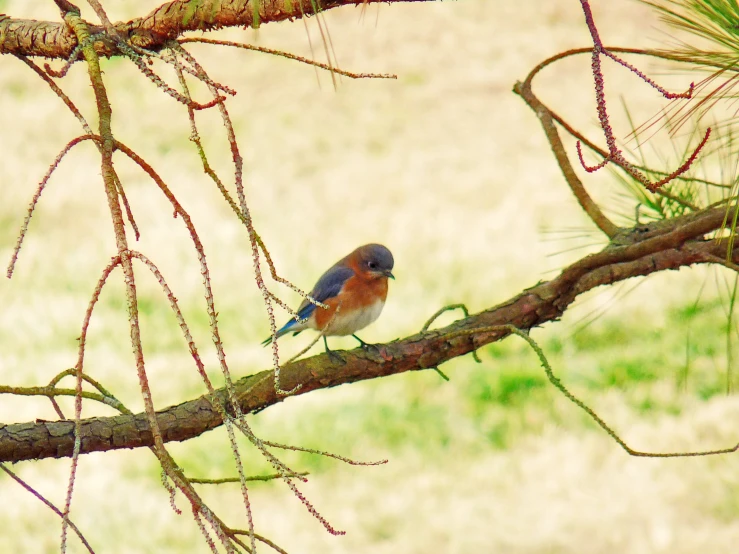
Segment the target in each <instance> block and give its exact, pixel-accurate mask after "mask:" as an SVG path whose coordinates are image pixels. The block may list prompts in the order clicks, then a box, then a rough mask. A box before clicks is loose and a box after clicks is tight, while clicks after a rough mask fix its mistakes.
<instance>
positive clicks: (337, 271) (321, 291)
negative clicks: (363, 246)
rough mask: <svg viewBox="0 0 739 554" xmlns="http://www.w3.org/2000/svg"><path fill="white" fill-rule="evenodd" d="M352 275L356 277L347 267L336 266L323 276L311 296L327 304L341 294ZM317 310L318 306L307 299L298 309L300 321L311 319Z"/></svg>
mask: <svg viewBox="0 0 739 554" xmlns="http://www.w3.org/2000/svg"><path fill="white" fill-rule="evenodd" d="M352 275H354V270H352V269H350V268H348V267H345V266H340V265H339V266H337V265H335V266H334V267H332V268H331V269H329V270H328V271H327V272H326V273H324V274H323V275H321V278H320V279H318V282H317V283H316V286H314V287H313V290H312V291H310V295H309V296H310V297H311V298H313V299H314V300H317V301H318V302H326V301H327V300H329V299H331V298H333V297H334V296H337V295H338V294H339V293H340V292H341V289H342V288H344V283H346V282H347V280H348V279H349V278H350V277H351V276H352ZM315 309H316V305H315V304H314V303H313V302H311V301H310V300H308V299H307V298H306V299H305V300H303V303H302V304H301V305H300V307H299V308H298V316H300V319H305V318H306V317H310V315H311V314H312V313H313V312H314V311H315Z"/></svg>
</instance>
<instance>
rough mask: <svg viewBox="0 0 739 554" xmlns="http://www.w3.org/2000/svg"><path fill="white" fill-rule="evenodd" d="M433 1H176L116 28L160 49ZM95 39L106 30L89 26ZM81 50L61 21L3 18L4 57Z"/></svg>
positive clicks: (105, 44)
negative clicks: (194, 36)
mask: <svg viewBox="0 0 739 554" xmlns="http://www.w3.org/2000/svg"><path fill="white" fill-rule="evenodd" d="M381 1H382V2H385V3H395V2H428V1H430V0H259V2H258V3H257V5H258V8H259V9H258V16H256V17H255V15H256V13H257V12H256V11H255V9H254V0H175V1H173V2H167V3H165V4H162V5H160V6H159V7H158V8H156V9H154V10H153V11H152V12H150V13H149V14H148V15H145V16H143V17H139V18H136V19H132V20H131V21H127V22H125V23H124V22H119V23H114V25H113V26H114V27H115V29H116V31H117V32H118V35H119V36H120V37H121V38H123V39H124V40H126V41H128V42H130V43H131V44H133V45H134V46H138V47H140V48H145V49H147V50H155V51H156V50H159V49H161V48H162V47H163V46H164V44H165V43H166V42H167V41H170V40H174V39H176V38H177V37H179V36H181V35H182V34H183V33H185V32H187V31H209V30H213V29H220V28H222V27H236V26H238V27H252V26H256V25H260V24H262V23H272V22H276V21H284V20H293V19H300V18H301V17H304V16H311V15H315V14H316V12H317V11H318V12H321V11H326V10H330V9H332V8H337V7H340V6H347V5H353V6H356V5H361V4H367V3H378V2H381ZM89 27H90V32H91V34H93V35H94V34H97V33H100V32H102V31H103V27H102V26H99V25H93V24H90V26H89ZM76 46H77V38H76V37H75V35H74V33H73V32H72V31H71V30H70V29H69V28H68V27H67V26H66V25H65V24H64V22H62V21H61V20H60V21H59V22H52V21H35V20H30V19H14V18H11V17H8V16H7V15H3V14H0V54H17V55H24V56H42V57H45V58H57V59H60V58H61V59H67V58H69V57H70V56H71V55H72V52H73V50H74V48H75V47H76ZM95 50H96V51H97V52H98V54H99V55H101V56H119V55H121V54H122V53H121V51H120V50H119V49H118V48H117V46H116V44H115V43H114V42H113V41H112V40H110V39H109V38H107V37H106V38H104V39H101V40H98V41H96V42H95Z"/></svg>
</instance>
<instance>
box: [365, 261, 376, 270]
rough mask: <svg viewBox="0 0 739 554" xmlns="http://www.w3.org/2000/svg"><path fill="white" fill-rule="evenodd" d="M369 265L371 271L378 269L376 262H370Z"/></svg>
mask: <svg viewBox="0 0 739 554" xmlns="http://www.w3.org/2000/svg"><path fill="white" fill-rule="evenodd" d="M367 265H368V266H369V268H370V269H377V264H376V263H375V262H368V263H367Z"/></svg>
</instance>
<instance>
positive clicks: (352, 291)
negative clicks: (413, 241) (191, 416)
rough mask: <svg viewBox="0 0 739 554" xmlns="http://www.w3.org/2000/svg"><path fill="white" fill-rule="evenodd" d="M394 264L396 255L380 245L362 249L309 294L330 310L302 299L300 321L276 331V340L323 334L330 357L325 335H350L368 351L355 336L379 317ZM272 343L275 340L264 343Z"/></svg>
mask: <svg viewBox="0 0 739 554" xmlns="http://www.w3.org/2000/svg"><path fill="white" fill-rule="evenodd" d="M393 264H394V261H393V255H392V254H391V253H390V250H388V249H387V248H386V247H384V246H382V245H381V244H365V245H364V246H360V247H359V248H357V249H356V250H354V251H353V252H352V253H351V254H349V255H348V256H346V257H344V258H342V259H340V260H339V261H338V262H336V263H335V264H334V265H333V266H332V267H331V268H330V269H329V270H328V271H326V273H324V274H323V275H321V278H320V279H318V282H317V283H316V284H315V286H314V287H313V290H312V291H311V292H310V296H311V297H312V298H313V299H314V300H317V301H318V302H320V303H322V304H326V305H327V306H328V309H325V308H321V307H320V306H316V305H315V304H313V303H312V302H311V301H310V300H308V299H305V300H303V303H302V304H301V305H300V306H299V307H298V310H297V314H298V318H300V320H301V321H297V320H296V319H294V318H293V319H291V320H290V321H288V322H287V323H286V324H285V325H283V326H282V327H281V328H280V329H279V330H278V331H277V334H276V338H280V337H281V336H283V335H285V334H287V333H293V335H297V334H298V333H300V332H301V331H303V330H305V329H315V330H317V331H322V332H323V344H324V346H325V347H326V352H327V353H328V354H329V355H333V352H332V350H331V349H330V348H329V347H328V341H327V340H326V336H347V335H351V336H353V337H354V338H355V339H357V340H358V341H359V343H360V344H361V345H362V347H364V348H367V347H368V346H369V345H368V344H367V343H365V342H364V341H363V340H362V339H360V338H359V337H358V336H357V335H355V333H356V332H357V331H359V330H360V329H364V328H365V327H367V325H369V324H370V323H372V322H373V321H375V320H376V319H377V318H378V317H380V312H382V308H383V307H384V306H385V299H386V298H387V288H388V287H387V285H388V278H390V279H395V276H394V275H393V273H392V269H393ZM339 306H340V309H339V313H338V314H336V308H337V307H339ZM334 314H336V315H335V316H334ZM271 342H272V337H270V338H268V339H267V340H265V341H264V342H263V343H262V344H264V345H265V346H266V345H268V344H269V343H271Z"/></svg>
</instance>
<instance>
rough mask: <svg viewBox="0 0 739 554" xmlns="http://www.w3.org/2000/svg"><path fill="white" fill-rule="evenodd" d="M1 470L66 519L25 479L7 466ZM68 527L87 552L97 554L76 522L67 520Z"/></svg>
mask: <svg viewBox="0 0 739 554" xmlns="http://www.w3.org/2000/svg"><path fill="white" fill-rule="evenodd" d="M0 469H2V470H3V471H4V472H5V473H7V474H8V475H9V476H10V477H11V479H13V480H14V481H15V482H16V483H18V484H19V485H20V486H21V487H23V488H24V489H26V490H27V491H28V492H30V493H31V494H32V495H33V496H35V497H36V498H38V499H39V500H40V501H41V502H43V503H44V504H46V505H47V506H48V507H49V509H50V510H51V511H52V512H54V513H55V514H56V515H58V516H59V517H61V518H64V514H62V512H61V510H60V509H59V508H57V507H56V506H54V504H52V503H51V502H49V501H48V500H46V498H44V497H43V495H41V493H39V492H38V491H37V490H36V489H34V488H33V487H32V486H31V485H29V484H28V483H26V482H25V481H24V480H23V479H21V478H20V477H18V476H17V475H16V474H15V473H13V472H12V471H11V470H9V469H8V468H7V467H6V466H5V464H0ZM67 525H69V527H70V528H71V529H72V531H74V532H75V533H76V534H77V536H78V537H79V539H80V542H82V544H84V545H85V548H87V551H88V552H90V554H95V551H94V550H93V549H92V546H90V543H89V542H87V539H86V538H85V536H84V535H83V534H82V532H81V531H80V530H79V529H78V528H77V526H76V525H75V524H74V522H73V521H71V520H69V519H67Z"/></svg>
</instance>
